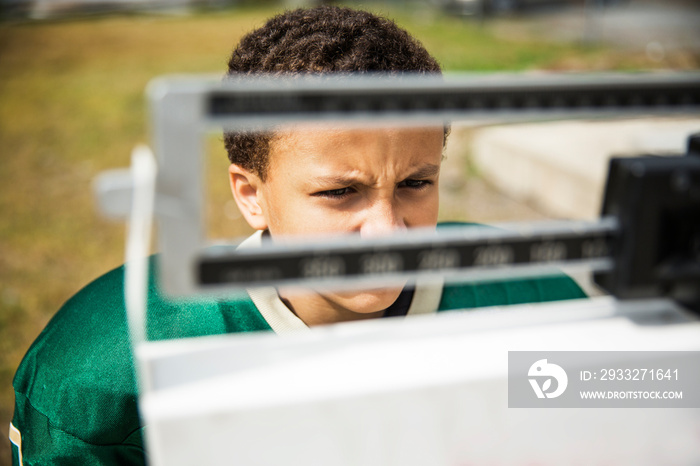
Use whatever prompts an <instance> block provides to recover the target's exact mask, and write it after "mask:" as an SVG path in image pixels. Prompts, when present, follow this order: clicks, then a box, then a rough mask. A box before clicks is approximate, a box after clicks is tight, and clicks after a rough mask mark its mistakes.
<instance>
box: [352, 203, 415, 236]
mask: <svg viewBox="0 0 700 466" xmlns="http://www.w3.org/2000/svg"><path fill="white" fill-rule="evenodd" d="M406 229H407V226H406V222H405V219H404V216H403V215H402V213H401V212H400V209H399V207H398V206H397V205H396V202H394V201H393V200H391V199H382V200H377V201H375V202H373V203H372V204H371V205H370V206H369V207H368V208H367V209H366V210H365V215H364V218H363V221H362V225H361V226H360V236H361V237H362V238H371V237H376V236H386V235H390V234H392V233H396V232H397V231H404V230H406Z"/></svg>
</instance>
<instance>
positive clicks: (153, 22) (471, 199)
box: [0, 0, 700, 465]
mask: <svg viewBox="0 0 700 466" xmlns="http://www.w3.org/2000/svg"><path fill="white" fill-rule="evenodd" d="M318 3H329V2H320V1H311V0H309V1H305V2H304V1H291V0H290V1H286V2H283V1H276V2H275V1H244V0H148V1H143V0H0V214H1V216H0V465H3V464H6V463H7V464H9V442H8V440H7V435H6V432H7V427H8V424H9V422H10V419H11V417H12V410H13V403H14V395H13V392H12V388H11V381H12V377H13V375H14V371H15V369H16V367H17V365H18V364H19V362H20V360H21V358H22V356H23V354H24V353H25V352H26V350H27V348H28V347H29V345H30V344H31V342H32V341H33V340H34V338H36V336H37V335H38V334H39V332H40V331H41V330H42V328H43V327H44V326H45V325H46V323H47V322H48V321H49V320H50V319H51V317H52V315H53V314H54V313H55V312H56V311H57V310H58V309H59V307H60V306H61V305H62V304H63V303H64V302H65V301H66V300H67V299H68V298H69V297H70V296H71V295H72V294H73V293H75V292H76V291H77V290H78V289H80V288H81V287H82V286H84V285H86V284H87V283H89V282H90V281H91V280H92V279H94V278H96V277H97V276H99V275H100V274H102V273H104V272H106V271H108V270H110V269H112V268H114V267H116V266H118V265H120V264H121V263H122V260H123V254H124V226H123V225H122V224H119V223H111V222H109V221H106V220H103V219H101V218H100V216H99V215H98V214H97V212H96V209H95V204H94V200H93V197H92V190H91V182H92V179H93V178H94V176H95V175H96V174H97V173H99V172H100V171H102V170H105V169H108V168H117V167H126V166H128V164H129V157H130V155H129V154H130V151H131V149H132V148H133V147H134V146H135V145H136V144H139V143H144V142H146V143H148V142H149V136H148V131H149V125H148V115H147V108H146V104H145V99H144V89H145V87H146V84H147V83H148V81H149V80H151V79H152V78H154V77H156V76H159V75H162V74H167V73H202V72H205V73H212V72H213V73H217V74H221V73H223V71H224V69H225V65H226V61H227V59H228V55H229V53H230V52H231V50H232V49H233V47H234V46H235V44H236V43H237V42H238V40H239V39H240V37H241V36H242V35H243V34H245V33H246V32H248V31H250V30H252V29H253V28H255V27H257V26H260V25H262V23H263V22H264V21H265V19H266V18H268V17H270V16H271V15H273V14H274V13H275V12H279V11H281V10H283V9H286V8H291V7H296V6H310V5H314V4H318ZM697 3H698V2H695V1H681V0H675V1H673V0H664V1H661V0H659V1H652V0H546V1H545V0H424V1H413V2H408V1H405V2H401V1H398V0H396V1H393V2H385V3H381V2H365V3H362V2H343V4H346V5H349V6H355V7H362V8H365V9H369V10H372V11H375V12H378V13H381V14H383V15H385V16H388V17H390V18H392V19H394V20H395V21H396V22H397V23H398V24H399V25H401V26H402V27H404V28H406V29H408V30H409V31H410V32H411V33H413V34H414V36H415V37H417V38H418V39H419V40H421V41H422V42H423V43H424V44H425V46H426V47H427V48H428V50H429V51H431V52H432V53H433V55H435V56H436V57H437V58H438V60H439V61H440V62H441V64H442V65H443V67H444V68H445V70H446V71H448V72H453V71H454V72H457V71H469V72H487V71H499V72H500V71H527V72H548V71H638V70H697V69H698V68H699V67H700V28H698V27H697V25H698V24H700V10H699V9H698V5H697ZM698 130H700V123H699V122H698V117H697V116H695V118H691V117H688V118H682V117H679V118H672V119H664V120H657V119H654V120H650V119H644V118H641V119H635V120H626V121H592V122H554V123H551V124H548V125H541V124H540V125H508V126H501V127H488V128H482V127H478V126H477V127H474V126H465V127H461V126H457V127H456V128H455V131H454V134H453V135H452V141H451V143H450V147H449V148H448V153H447V159H446V161H445V164H447V165H448V166H447V167H446V168H445V169H444V170H443V178H442V183H441V184H442V199H443V204H442V211H441V217H442V218H443V219H452V220H470V221H478V222H498V221H509V220H535V219H546V218H594V217H595V216H596V215H597V209H598V205H599V203H600V200H599V196H600V190H601V189H602V183H603V176H604V174H605V166H606V160H607V157H608V156H609V155H610V153H611V152H616V153H630V154H634V153H638V152H640V151H645V150H655V151H660V152H674V151H675V152H678V151H680V150H682V148H683V144H684V140H685V137H686V136H687V134H688V133H689V132H692V131H698ZM207 146H208V154H210V160H211V163H210V164H209V174H208V177H209V179H210V180H211V182H210V184H211V186H212V191H214V192H215V195H214V196H213V197H212V199H214V200H213V201H212V202H210V204H209V205H208V206H207V209H208V213H209V218H210V224H209V228H210V230H211V231H212V232H213V233H212V235H213V236H228V237H232V236H241V235H244V234H246V231H247V227H245V226H244V224H243V222H242V221H241V219H240V216H239V214H238V213H237V211H236V208H235V204H233V203H232V202H229V201H228V196H229V195H228V193H227V191H228V187H227V174H226V165H227V160H226V156H225V153H224V151H223V148H222V144H221V138H220V137H217V136H213V137H212V138H210V140H209V141H208V143H207ZM516 161H519V162H516ZM515 164H519V165H515ZM504 166H507V167H510V169H509V170H503V169H502V167H504ZM542 189H545V190H544V191H543V190H542ZM217 193H218V194H217ZM222 199H223V200H222Z"/></svg>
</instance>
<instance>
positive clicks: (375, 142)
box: [269, 124, 444, 172]
mask: <svg viewBox="0 0 700 466" xmlns="http://www.w3.org/2000/svg"><path fill="white" fill-rule="evenodd" d="M443 142H444V128H443V127H441V126H431V127H380V128H358V127H353V128H351V127H339V126H331V125H323V124H315V125H310V124H305V125H296V126H293V127H289V128H285V129H282V130H280V131H277V132H276V133H275V136H274V137H273V139H272V140H271V142H270V154H269V169H270V172H280V171H288V170H290V169H294V168H299V167H304V169H305V170H328V169H330V170H336V171H343V170H345V171H352V170H358V169H360V170H362V169H364V170H371V171H376V172H380V171H382V170H386V169H390V170H399V171H400V170H404V169H410V168H411V167H412V166H415V165H421V164H426V163H439V161H440V159H441V157H442V149H443Z"/></svg>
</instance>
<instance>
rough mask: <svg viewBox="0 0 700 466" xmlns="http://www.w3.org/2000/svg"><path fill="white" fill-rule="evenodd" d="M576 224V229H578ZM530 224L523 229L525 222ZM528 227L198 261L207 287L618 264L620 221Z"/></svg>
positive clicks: (247, 252) (273, 247) (354, 241)
mask: <svg viewBox="0 0 700 466" xmlns="http://www.w3.org/2000/svg"><path fill="white" fill-rule="evenodd" d="M571 225H574V226H575V228H572V227H571ZM521 228H522V227H521ZM527 229H528V230H529V231H528V232H527V233H522V232H512V231H508V230H500V229H495V228H484V227H477V228H469V227H466V228H465V227H461V228H455V229H449V230H448V231H446V232H440V233H432V234H427V233H424V232H416V233H415V234H414V233H411V232H409V233H406V234H404V235H399V236H394V237H392V238H383V239H374V240H360V239H359V238H349V239H347V240H346V241H344V242H343V243H339V242H328V243H326V244H319V243H315V244H297V245H294V246H288V247H284V246H280V245H277V244H273V243H267V244H266V245H264V246H263V247H262V248H257V249H244V250H237V251H235V252H232V253H228V254H225V255H224V254H221V253H219V254H216V255H211V256H208V255H204V256H201V257H200V259H199V263H198V278H199V282H200V284H201V285H203V286H216V285H228V286H231V285H237V286H241V287H248V286H261V285H270V284H280V283H304V282H306V283H315V284H319V283H323V282H328V281H330V282H332V281H333V280H335V279H341V278H342V279H343V280H344V281H347V280H352V279H353V278H355V279H359V280H364V281H365V282H366V281H367V280H368V279H377V278H380V277H387V276H396V275H421V274H427V273H430V274H435V273H436V272H438V271H439V272H440V274H442V275H445V276H460V275H465V274H468V273H469V272H472V273H473V272H475V271H479V270H482V271H483V270H488V269H498V268H501V267H504V266H507V267H512V266H530V267H534V268H536V267H540V268H541V266H543V265H552V264H557V265H563V264H566V263H570V264H571V263H582V262H583V263H586V264H587V265H590V266H592V268H595V269H597V270H602V269H607V268H609V267H610V266H611V263H612V261H611V259H610V246H611V242H612V240H613V239H614V237H615V233H616V229H615V225H614V222H613V221H612V220H607V221H603V222H599V223H590V224H587V225H586V226H585V227H582V226H581V224H580V223H579V222H559V224H558V225H557V226H554V227H553V226H552V225H548V227H547V228H544V229H542V230H540V231H538V229H537V227H536V226H532V225H531V226H529V227H528V228H527Z"/></svg>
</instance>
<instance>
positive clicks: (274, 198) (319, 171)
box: [231, 126, 443, 313]
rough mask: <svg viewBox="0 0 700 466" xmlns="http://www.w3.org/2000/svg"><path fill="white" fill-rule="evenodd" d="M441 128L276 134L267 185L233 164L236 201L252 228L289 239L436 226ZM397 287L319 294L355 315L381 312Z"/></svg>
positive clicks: (306, 130) (316, 129) (368, 234)
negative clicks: (300, 236)
mask: <svg viewBox="0 0 700 466" xmlns="http://www.w3.org/2000/svg"><path fill="white" fill-rule="evenodd" d="M442 149H443V129H442V128H438V127H431V128H398V129H397V128H380V129H328V128H319V127H309V126H306V127H302V128H295V129H294V130H290V131H284V132H278V133H277V135H276V136H275V137H274V138H273V139H272V141H271V144H270V154H269V157H270V158H269V165H268V171H267V173H266V179H265V181H264V182H263V181H261V180H260V178H259V177H257V176H256V175H254V174H251V173H250V172H247V171H245V170H243V169H241V168H239V167H237V166H232V167H231V180H232V188H233V191H234V196H235V197H236V200H237V202H238V204H239V207H241V211H242V212H243V215H244V216H245V217H246V220H248V223H250V224H251V226H252V227H253V228H256V229H268V230H269V231H270V234H271V236H272V237H273V239H275V240H276V241H283V240H284V238H285V237H290V236H299V235H304V236H313V235H329V234H343V233H359V234H360V236H361V237H372V236H379V235H386V234H390V233H392V232H396V231H400V230H405V229H406V228H411V227H434V226H435V225H436V223H437V214H438V177H439V173H440V162H441V159H442ZM400 291H401V288H400V287H397V288H390V289H386V288H383V289H375V290H362V291H353V292H342V293H324V297H325V298H326V300H329V304H331V305H338V306H342V307H344V308H345V309H348V310H350V311H353V312H358V313H371V312H378V311H381V310H382V309H385V308H386V307H388V306H389V305H391V304H392V303H393V301H394V300H396V298H397V297H398V294H399V292H400Z"/></svg>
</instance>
